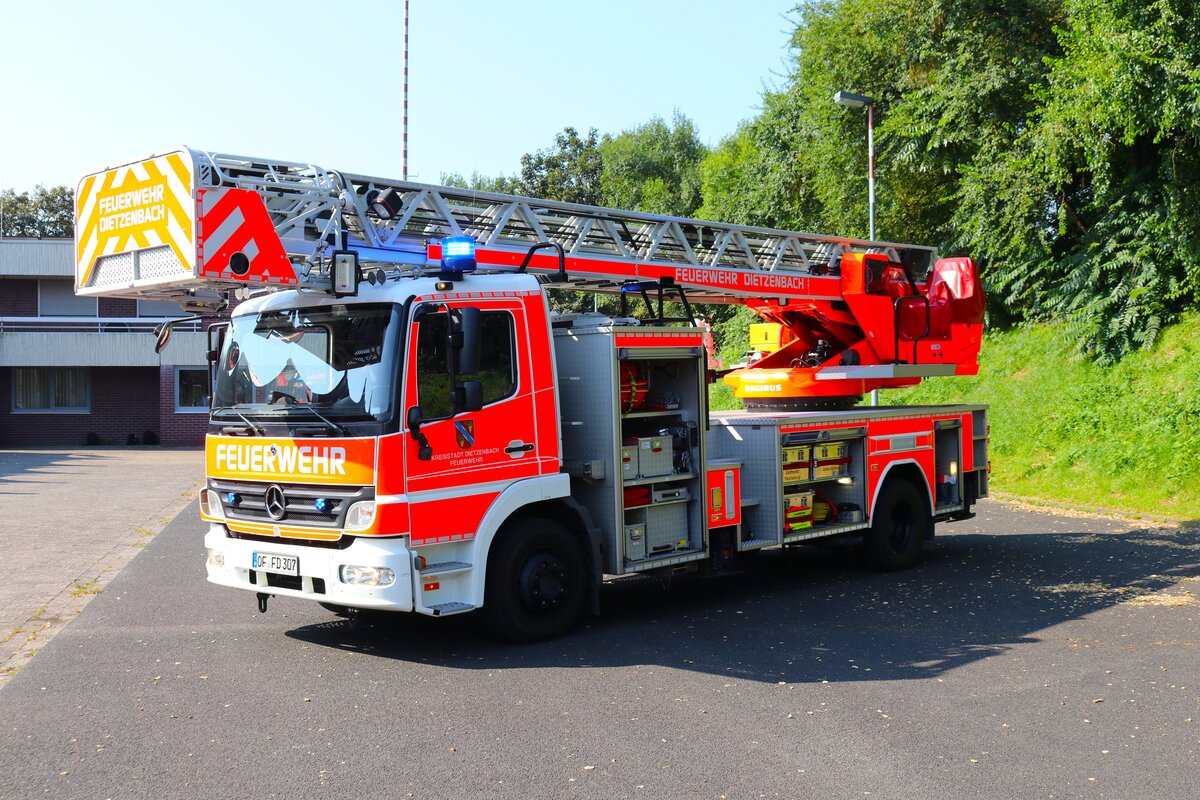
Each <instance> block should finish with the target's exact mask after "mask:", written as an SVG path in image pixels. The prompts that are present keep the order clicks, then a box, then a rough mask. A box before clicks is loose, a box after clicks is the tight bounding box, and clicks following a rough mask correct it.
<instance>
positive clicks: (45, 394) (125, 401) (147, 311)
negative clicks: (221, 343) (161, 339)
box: [0, 239, 209, 447]
mask: <svg viewBox="0 0 1200 800" xmlns="http://www.w3.org/2000/svg"><path fill="white" fill-rule="evenodd" d="M73 251H74V244H73V242H72V241H71V240H70V239H0V446H2V447H45V446H80V445H85V444H134V443H136V444H155V443H160V444H163V445H170V446H180V445H185V446H190V445H196V446H199V445H202V444H203V442H204V433H205V430H206V427H207V423H208V406H209V398H208V391H209V389H208V386H209V380H208V367H207V364H206V353H207V349H208V342H207V338H208V337H207V334H205V333H204V332H203V331H202V330H200V329H199V328H198V327H197V326H196V325H195V324H190V327H189V324H188V323H183V324H181V325H180V326H179V327H177V328H176V331H175V334H174V336H172V338H171V341H170V343H169V344H168V345H167V347H166V348H165V349H164V350H163V352H162V353H161V354H158V353H155V352H154V345H155V336H154V330H155V328H156V327H157V326H158V325H159V324H161V323H162V322H164V321H166V320H167V319H170V318H171V317H178V316H181V315H182V312H181V311H180V310H179V308H178V307H177V306H176V305H175V304H173V303H157V302H147V301H143V300H117V299H112V298H105V297H101V298H95V297H77V296H76V295H75V292H74V264H75V259H74V252H73Z"/></svg>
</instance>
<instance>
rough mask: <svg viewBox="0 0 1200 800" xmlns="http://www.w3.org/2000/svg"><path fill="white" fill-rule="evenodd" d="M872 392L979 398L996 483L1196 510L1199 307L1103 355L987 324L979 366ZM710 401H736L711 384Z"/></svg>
mask: <svg viewBox="0 0 1200 800" xmlns="http://www.w3.org/2000/svg"><path fill="white" fill-rule="evenodd" d="M880 403H882V404H888V405H921V404H943V403H986V404H988V405H989V406H990V410H989V414H988V418H989V422H990V423H991V449H990V456H991V462H992V480H991V488H992V489H993V490H994V491H996V492H1003V493H1006V494H1010V495H1016V496H1018V497H1022V498H1027V499H1031V500H1042V501H1047V502H1051V503H1067V504H1072V505H1078V506H1083V507H1088V508H1096V509H1107V510H1112V511H1117V512H1122V513H1132V514H1157V515H1163V516H1167V517H1172V518H1175V519H1183V520H1200V314H1193V315H1190V316H1188V317H1185V318H1184V320H1183V321H1182V322H1180V323H1179V324H1177V325H1175V326H1173V327H1171V328H1168V329H1166V330H1164V331H1163V333H1162V336H1161V337H1160V338H1159V340H1158V342H1157V344H1156V345H1155V347H1154V348H1153V349H1152V350H1150V351H1139V352H1137V353H1133V354H1131V355H1129V356H1127V357H1126V358H1125V359H1123V360H1122V361H1121V362H1120V363H1118V364H1115V365H1111V366H1100V365H1097V364H1094V363H1092V362H1090V361H1087V360H1083V359H1079V358H1076V357H1074V356H1073V354H1072V352H1071V350H1070V345H1069V343H1068V340H1067V337H1066V336H1065V333H1064V329H1063V327H1062V326H1061V325H1036V326H1025V327H1021V328H1018V329H1014V330H1009V331H1002V332H992V333H989V334H988V335H987V336H986V338H985V340H984V344H983V352H982V354H981V356H980V370H979V375H977V376H974V377H954V378H933V379H928V380H925V381H924V382H923V383H921V385H919V386H917V387H915V388H913V389H902V390H895V391H885V392H881V393H880ZM710 405H711V408H713V409H714V410H716V409H722V408H734V407H736V405H737V403H736V401H735V400H734V399H733V397H732V393H731V392H730V391H729V390H728V389H727V387H725V386H724V385H720V384H718V385H716V386H714V387H712V390H711V392H710Z"/></svg>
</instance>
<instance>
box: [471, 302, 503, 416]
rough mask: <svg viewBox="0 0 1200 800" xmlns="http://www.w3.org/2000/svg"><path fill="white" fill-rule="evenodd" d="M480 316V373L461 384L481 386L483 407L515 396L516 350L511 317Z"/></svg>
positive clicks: (500, 314)
mask: <svg viewBox="0 0 1200 800" xmlns="http://www.w3.org/2000/svg"><path fill="white" fill-rule="evenodd" d="M479 316H480V320H479V327H480V331H479V372H478V373H477V374H475V375H465V376H463V377H462V378H460V380H472V381H479V382H480V383H482V384H483V404H484V405H485V406H486V405H487V404H488V403H495V402H497V401H499V400H503V399H504V398H506V397H512V396H513V395H514V394H516V393H517V370H516V366H515V364H516V354H515V352H514V351H515V349H516V346H515V343H514V341H513V340H514V338H515V337H514V335H513V316H512V314H510V313H508V312H507V311H485V312H483V313H482V314H480V315H479Z"/></svg>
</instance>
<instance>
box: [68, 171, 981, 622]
mask: <svg viewBox="0 0 1200 800" xmlns="http://www.w3.org/2000/svg"><path fill="white" fill-rule="evenodd" d="M76 203H77V208H76V211H77V214H76V247H77V272H76V288H77V291H78V292H79V293H80V294H90V295H109V296H119V297H141V298H150V299H159V300H164V299H170V300H176V301H178V302H179V303H180V304H181V305H182V306H183V307H184V308H185V309H188V310H191V311H193V312H195V313H196V314H197V315H200V316H203V315H212V314H217V313H219V312H221V311H223V310H224V309H225V308H226V307H227V304H228V303H229V302H230V301H231V300H237V301H240V302H238V303H237V304H236V307H234V309H233V311H232V313H231V316H230V319H229V321H228V322H227V323H219V324H214V325H212V326H211V327H210V328H209V340H210V361H211V369H212V383H213V386H212V390H213V391H212V398H213V399H212V409H211V427H210V433H209V435H208V437H207V445H206V463H207V484H206V486H205V488H204V490H203V491H202V492H201V494H200V514H201V517H202V518H203V519H204V520H205V521H206V522H207V523H208V524H209V527H208V532H207V534H206V536H205V547H206V549H207V569H208V578H209V580H210V581H212V582H213V583H216V584H221V585H224V586H231V587H236V588H241V589H246V590H249V591H251V592H254V593H256V594H257V596H258V599H259V607H260V609H262V610H265V609H266V603H267V598H268V597H270V596H271V595H286V596H293V597H303V598H308V599H312V600H316V601H318V602H320V603H322V604H323V605H325V606H326V607H327V608H330V609H331V610H333V611H335V612H337V613H342V614H352V613H354V611H355V610H357V609H381V610H392V611H415V612H417V613H422V614H429V615H434V616H444V615H450V614H458V613H464V612H468V611H472V610H474V609H481V610H482V613H483V614H484V615H485V616H486V617H487V618H488V620H489V622H490V623H491V625H492V627H493V628H494V629H495V630H496V631H497V632H498V633H500V634H502V635H504V636H507V637H509V638H512V639H517V640H532V639H539V638H545V637H549V636H555V635H559V634H561V633H563V632H564V631H566V630H568V629H569V628H570V627H571V626H572V624H573V623H574V622H575V620H576V619H577V617H578V616H579V614H580V612H581V611H582V610H584V609H585V608H586V609H591V610H598V606H599V587H600V585H601V583H602V581H603V580H604V579H605V578H607V577H612V576H621V575H630V574H636V573H674V572H679V571H685V570H695V569H720V568H723V567H726V566H727V565H728V564H729V563H730V562H731V561H733V560H734V559H736V558H737V557H738V556H740V555H743V554H746V553H748V552H751V551H755V550H759V549H762V548H766V547H775V546H782V545H789V544H793V543H798V542H807V541H812V540H816V539H830V538H835V537H836V538H840V539H853V540H855V541H856V542H857V544H858V546H859V548H860V550H861V552H862V554H863V556H864V558H865V559H866V560H867V561H868V562H869V563H871V564H873V565H874V566H877V567H879V568H883V569H897V568H902V567H907V566H910V565H912V564H914V563H916V562H917V560H918V559H919V558H920V554H921V550H922V546H923V544H924V542H925V541H926V540H927V539H929V538H930V537H932V535H933V532H934V523H935V522H938V521H945V520H951V519H961V518H965V517H969V516H971V508H972V505H973V504H974V503H975V501H976V500H978V499H979V498H980V497H983V496H985V495H986V494H987V483H988V460H987V431H988V428H987V421H986V409H985V408H984V407H981V406H939V407H894V408H882V407H855V406H854V405H853V403H854V402H856V401H857V400H859V399H860V398H861V396H862V395H863V394H864V393H865V392H868V391H871V390H872V389H876V388H886V387H897V386H909V385H913V384H915V383H917V382H918V381H920V380H921V379H922V378H925V377H929V376H935V375H953V374H974V373H975V372H976V371H977V369H978V367H977V363H976V356H977V354H978V351H979V343H980V336H981V329H982V321H983V295H982V291H981V289H980V286H979V281H978V276H977V274H976V270H975V266H974V264H973V262H971V260H970V259H967V258H948V259H940V260H939V259H937V258H936V254H935V253H934V252H933V251H932V250H931V249H929V248H923V247H916V246H910V245H901V244H896V243H888V242H873V241H863V240H856V239H848V238H839V237H834V236H819V235H814V234H805V233H796V232H789V231H779V230H772V229H767V228H757V227H751V226H738V225H726V224H721V223H715V222H708V221H702V220H691V219H679V218H673V217H662V216H656V215H650V214H640V213H635V212H627V211H617V210H613V209H605V208H598V207H591V206H580V205H573V204H568V203H558V202H551V201H545V200H537V199H531V198H521V197H510V196H505V195H495V194H487V193H480V192H473V191H469V190H463V189H453V188H447V187H437V186H429V185H423V184H417V183H409V182H400V181H394V180H384V179H379V178H370V177H365V176H359V175H351V174H348V173H344V172H337V171H332V170H325V169H322V168H319V167H317V166H314V165H311V164H302V163H291V162H281V161H277V160H272V159H263V158H245V157H238V156H230V155H223V154H217V153H209V152H203V151H197V150H192V149H188V148H182V149H179V150H176V151H172V152H169V153H165V154H162V155H156V156H151V157H149V158H146V159H143V160H140V161H136V162H132V163H128V164H123V165H120V166H116V167H112V168H109V169H106V170H103V171H101V172H98V173H95V174H92V175H89V176H86V177H85V178H84V179H83V180H82V181H81V183H80V185H79V189H78V192H77V199H76ZM568 288H569V289H575V290H583V291H590V292H603V293H608V294H612V295H617V296H619V297H620V304H621V311H620V313H618V314H616V315H607V316H606V315H601V314H596V313H591V314H588V313H584V314H565V315H564V314H555V313H553V312H551V311H550V309H549V305H548V302H547V291H549V290H555V289H568ZM697 302H699V303H741V304H745V305H747V306H749V307H750V308H752V309H753V310H754V311H755V312H756V313H757V314H759V315H760V316H761V317H763V318H764V320H765V321H766V322H765V323H764V326H766V327H765V328H761V329H760V330H759V331H758V334H759V336H758V338H759V339H760V340H761V341H759V343H758V346H757V349H758V352H759V355H760V357H759V358H758V360H757V361H755V362H754V363H752V364H748V365H747V366H745V367H743V368H740V369H735V370H732V371H731V372H729V373H728V374H726V375H725V377H724V379H725V381H726V382H728V383H730V384H732V385H733V386H734V387H735V389H736V392H737V395H738V396H739V397H741V398H742V399H743V401H744V402H745V404H746V405H747V410H745V411H738V412H710V411H709V408H708V383H709V381H710V379H711V378H712V374H713V373H712V371H711V370H710V368H709V361H708V353H707V352H706V347H705V339H706V329H705V328H704V327H701V326H698V325H697V324H695V319H696V315H695V313H694V312H693V309H692V306H691V304H692V303H697ZM671 309H676V311H674V312H673V311H672V310H671ZM680 309H681V310H680ZM639 311H640V312H641V315H640V316H637V312H639ZM169 333H170V328H164V330H163V335H162V337H160V344H165V342H166V339H167V337H168V336H169ZM767 340H770V341H769V343H765V342H767Z"/></svg>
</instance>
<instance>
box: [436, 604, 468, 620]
mask: <svg viewBox="0 0 1200 800" xmlns="http://www.w3.org/2000/svg"><path fill="white" fill-rule="evenodd" d="M474 610H475V606H473V605H471V604H470V603H438V604H437V605H436V606H429V611H430V613H432V614H433V615H434V616H435V617H446V616H449V615H451V614H463V613H466V612H467V611H474Z"/></svg>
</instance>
